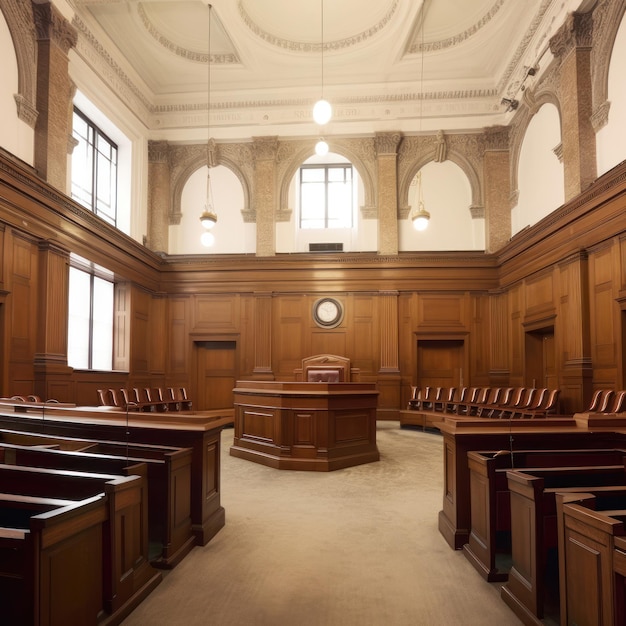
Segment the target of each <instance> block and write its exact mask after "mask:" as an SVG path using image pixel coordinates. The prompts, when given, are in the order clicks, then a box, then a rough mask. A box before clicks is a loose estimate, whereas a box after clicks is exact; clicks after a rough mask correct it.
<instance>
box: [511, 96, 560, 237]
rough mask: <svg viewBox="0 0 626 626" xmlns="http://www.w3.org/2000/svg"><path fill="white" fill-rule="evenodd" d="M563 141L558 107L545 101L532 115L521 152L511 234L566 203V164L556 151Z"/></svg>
mask: <svg viewBox="0 0 626 626" xmlns="http://www.w3.org/2000/svg"><path fill="white" fill-rule="evenodd" d="M560 143H561V124H560V119H559V114H558V111H557V108H556V107H555V106H554V105H552V104H544V105H543V106H542V107H541V108H540V109H539V111H538V112H537V114H536V115H534V116H533V118H532V120H531V121H530V124H529V125H528V128H527V129H526V134H525V135H524V140H523V142H522V147H521V150H520V155H519V162H518V170H517V187H518V190H519V196H518V202H517V206H515V207H513V210H512V212H511V234H512V235H515V234H516V233H518V232H519V231H521V230H522V229H524V228H525V227H526V226H532V225H533V224H535V223H537V222H538V221H539V220H540V219H542V218H543V217H545V216H546V215H548V214H549V213H552V211H554V210H555V209H557V208H558V207H560V206H561V205H562V204H563V202H564V197H565V192H564V185H565V183H564V176H563V165H562V164H561V162H560V161H559V159H558V157H557V156H556V154H555V153H554V148H556V147H557V146H558V145H559V144H560Z"/></svg>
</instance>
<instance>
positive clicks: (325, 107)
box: [313, 0, 333, 126]
mask: <svg viewBox="0 0 626 626" xmlns="http://www.w3.org/2000/svg"><path fill="white" fill-rule="evenodd" d="M320 5H321V25H322V29H321V30H322V40H321V46H320V50H321V60H322V97H321V98H320V99H319V100H318V101H317V102H316V103H315V106H314V107H313V120H314V121H315V123H316V124H319V125H320V126H324V124H328V122H329V121H330V118H331V117H332V115H333V109H332V107H331V106H330V102H328V100H325V99H324V0H320Z"/></svg>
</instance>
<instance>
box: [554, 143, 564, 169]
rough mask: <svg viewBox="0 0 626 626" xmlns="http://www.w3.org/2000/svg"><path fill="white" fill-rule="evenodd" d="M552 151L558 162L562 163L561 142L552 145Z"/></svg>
mask: <svg viewBox="0 0 626 626" xmlns="http://www.w3.org/2000/svg"><path fill="white" fill-rule="evenodd" d="M552 152H554V154H555V155H556V158H557V159H558V160H559V163H561V164H562V163H563V143H562V142H561V143H559V144H558V145H557V146H554V148H553V149H552Z"/></svg>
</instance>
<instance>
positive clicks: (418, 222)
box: [411, 2, 430, 231]
mask: <svg viewBox="0 0 626 626" xmlns="http://www.w3.org/2000/svg"><path fill="white" fill-rule="evenodd" d="M425 10H426V2H424V3H423V4H422V24H421V28H422V37H421V39H422V45H421V48H422V63H421V65H422V68H421V75H420V132H421V130H422V116H423V111H424V22H425V21H426V12H425ZM429 220H430V213H429V212H428V211H427V210H426V209H425V207H424V197H423V195H422V171H421V170H420V171H419V172H418V173H417V211H416V212H415V213H413V215H412V216H411V221H412V222H413V228H415V230H418V231H422V230H426V229H427V228H428V222H429Z"/></svg>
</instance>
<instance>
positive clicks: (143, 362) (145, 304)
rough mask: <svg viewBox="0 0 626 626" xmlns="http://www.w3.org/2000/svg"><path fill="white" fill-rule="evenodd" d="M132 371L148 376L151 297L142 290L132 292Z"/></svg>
mask: <svg viewBox="0 0 626 626" xmlns="http://www.w3.org/2000/svg"><path fill="white" fill-rule="evenodd" d="M131 297H132V300H133V302H132V308H131V310H132V317H131V319H132V322H131V324H132V332H131V349H130V354H131V371H132V372H133V374H136V375H139V376H141V375H148V374H149V372H150V368H149V345H150V343H151V342H152V340H153V338H152V337H151V336H150V333H149V330H150V325H149V320H150V300H151V298H150V296H149V294H147V293H146V292H145V291H143V290H141V289H136V288H134V289H133V290H132V296H131Z"/></svg>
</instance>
